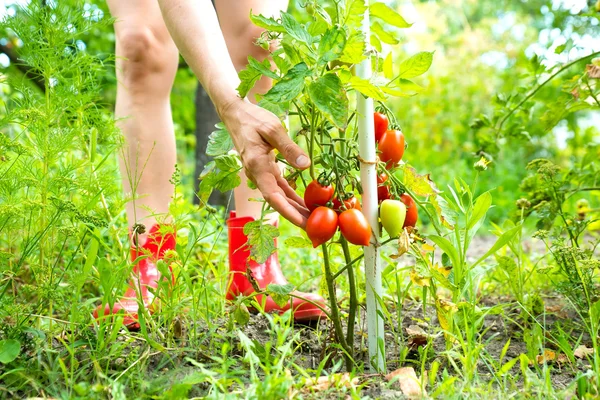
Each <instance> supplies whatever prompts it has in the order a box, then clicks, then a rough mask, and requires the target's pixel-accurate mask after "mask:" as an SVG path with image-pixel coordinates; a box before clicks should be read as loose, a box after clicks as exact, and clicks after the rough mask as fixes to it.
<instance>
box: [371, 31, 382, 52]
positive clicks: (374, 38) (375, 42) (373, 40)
mask: <svg viewBox="0 0 600 400" xmlns="http://www.w3.org/2000/svg"><path fill="white" fill-rule="evenodd" d="M371 46H373V48H375V50H377V52H378V53H381V51H382V50H383V47H382V46H381V40H379V38H378V37H377V35H375V34H373V33H371Z"/></svg>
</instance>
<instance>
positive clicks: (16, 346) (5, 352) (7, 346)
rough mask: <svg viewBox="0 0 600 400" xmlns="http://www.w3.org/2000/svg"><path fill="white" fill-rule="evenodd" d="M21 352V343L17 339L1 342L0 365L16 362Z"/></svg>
mask: <svg viewBox="0 0 600 400" xmlns="http://www.w3.org/2000/svg"><path fill="white" fill-rule="evenodd" d="M20 352H21V343H20V342H19V341H18V340H16V339H5V340H0V363H2V364H8V363H9V362H12V361H14V360H15V359H16V358H17V357H18V356H19V353H20Z"/></svg>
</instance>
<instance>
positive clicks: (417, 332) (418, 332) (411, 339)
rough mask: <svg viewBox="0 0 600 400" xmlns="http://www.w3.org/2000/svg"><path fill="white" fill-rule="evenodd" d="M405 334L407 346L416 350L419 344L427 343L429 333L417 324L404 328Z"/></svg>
mask: <svg viewBox="0 0 600 400" xmlns="http://www.w3.org/2000/svg"><path fill="white" fill-rule="evenodd" d="M406 334H407V335H408V344H407V345H408V347H409V348H410V349H411V350H416V349H417V348H418V347H420V346H425V345H426V344H427V339H428V338H429V335H428V334H427V332H425V331H424V330H423V328H421V327H420V326H418V325H410V326H409V327H408V328H406Z"/></svg>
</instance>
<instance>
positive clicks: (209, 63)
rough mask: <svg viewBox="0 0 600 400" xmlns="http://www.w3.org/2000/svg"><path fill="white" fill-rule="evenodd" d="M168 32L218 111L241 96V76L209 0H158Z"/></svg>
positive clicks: (221, 110) (220, 111) (220, 112)
mask: <svg viewBox="0 0 600 400" xmlns="http://www.w3.org/2000/svg"><path fill="white" fill-rule="evenodd" d="M158 3H159V5H160V8H161V11H162V14H163V18H164V20H165V23H166V24H167V27H168V28H169V32H170V33H171V36H172V37H173V40H174V41H175V44H176V45H177V47H178V48H179V51H180V52H181V54H182V55H183V58H184V59H185V60H186V62H187V63H188V65H189V66H190V67H191V69H192V71H194V74H196V77H197V78H198V79H199V80H200V82H201V83H202V86H203V87H204V89H205V90H206V92H207V93H208V95H209V96H210V98H211V100H212V101H213V103H214V104H215V107H216V109H217V112H218V113H219V115H221V114H222V112H223V111H224V109H226V108H227V106H228V105H229V104H231V103H232V102H234V101H236V100H239V97H238V94H237V90H236V88H237V86H238V85H239V82H240V81H239V78H238V75H237V72H236V70H235V67H234V66H233V63H232V61H231V57H230V56H229V52H228V51H227V45H226V43H225V39H224V38H223V33H222V32H221V28H220V27H219V21H218V19H217V15H216V13H215V10H214V7H213V6H212V4H211V2H210V1H208V0H158Z"/></svg>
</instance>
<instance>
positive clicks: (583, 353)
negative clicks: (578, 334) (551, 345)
mask: <svg viewBox="0 0 600 400" xmlns="http://www.w3.org/2000/svg"><path fill="white" fill-rule="evenodd" d="M592 354H594V349H591V348H589V347H586V346H585V345H584V344H580V345H579V346H578V347H577V348H576V349H575V351H574V352H573V355H574V356H575V357H577V358H581V359H583V358H586V357H587V356H591V355H592Z"/></svg>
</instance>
